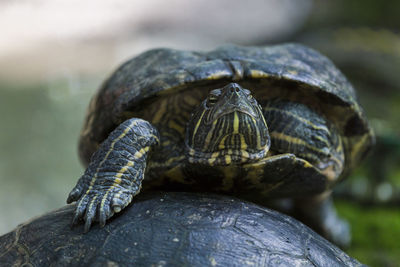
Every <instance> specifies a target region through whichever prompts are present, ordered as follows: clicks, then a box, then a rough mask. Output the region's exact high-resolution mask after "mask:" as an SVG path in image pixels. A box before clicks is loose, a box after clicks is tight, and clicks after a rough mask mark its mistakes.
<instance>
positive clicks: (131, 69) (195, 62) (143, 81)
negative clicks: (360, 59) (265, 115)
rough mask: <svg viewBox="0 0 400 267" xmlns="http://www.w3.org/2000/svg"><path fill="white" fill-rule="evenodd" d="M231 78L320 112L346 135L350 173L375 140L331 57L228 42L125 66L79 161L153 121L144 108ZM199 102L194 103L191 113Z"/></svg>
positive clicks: (101, 102)
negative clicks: (119, 130) (140, 121)
mask: <svg viewBox="0 0 400 267" xmlns="http://www.w3.org/2000/svg"><path fill="white" fill-rule="evenodd" d="M232 81H233V82H236V83H239V84H241V85H243V86H244V87H246V88H248V89H250V90H251V91H252V93H253V95H254V96H255V98H256V99H257V100H258V101H259V102H260V100H262V99H268V98H276V97H279V98H283V99H290V100H295V101H298V102H301V103H304V104H306V105H308V106H311V107H312V108H314V109H315V110H317V111H318V112H320V113H322V114H323V115H324V116H325V117H327V118H328V119H329V120H330V121H332V122H333V123H334V124H335V125H336V127H337V128H338V131H339V133H340V135H341V137H342V141H343V144H344V149H345V158H346V159H345V160H346V162H345V166H346V169H347V171H348V170H349V169H351V168H352V167H353V166H354V165H356V164H357V163H358V162H359V161H360V159H361V158H363V157H364V155H365V154H366V152H367V151H368V150H369V149H370V147H371V145H372V144H373V142H374V137H373V133H372V130H371V128H370V126H369V125H368V122H367V120H366V117H365V116H364V114H363V110H362V108H361V107H360V105H359V104H358V102H357V98H356V94H355V91H354V89H353V87H352V86H351V84H350V83H349V82H348V81H347V79H346V78H345V77H344V76H343V74H342V73H341V72H340V71H339V70H338V69H337V68H336V67H335V66H334V65H333V63H332V62H331V61H330V60H329V59H327V58H326V57H325V56H323V55H321V54H320V53H318V52H316V51H314V50H312V49H310V48H308V47H305V46H302V45H299V44H283V45H275V46H265V47H241V46H235V45H226V46H222V47H219V48H217V49H216V50H213V51H209V52H193V51H181V50H174V49H154V50H150V51H147V52H145V53H143V54H140V55H138V56H137V57H135V58H133V59H131V60H129V61H127V62H126V63H124V64H123V65H122V66H120V67H119V68H118V69H117V70H116V71H115V72H114V73H113V74H112V75H111V77H110V78H109V79H108V80H106V81H105V83H104V84H103V86H102V88H101V89H100V90H99V91H98V93H97V94H96V95H95V96H94V98H93V99H92V101H91V104H90V107H89V110H88V114H87V118H86V122H85V124H84V128H83V130H82V134H81V139H80V144H79V151H80V157H81V160H82V161H83V162H84V163H85V164H87V163H88V162H89V159H90V156H91V155H92V154H93V152H94V151H95V150H96V149H97V147H98V145H99V144H100V143H101V142H102V141H103V140H104V139H105V138H106V137H107V136H108V134H109V133H110V132H111V131H112V130H113V129H114V128H115V127H116V126H117V125H118V124H120V123H121V122H122V121H123V120H125V119H127V118H129V117H141V118H143V117H144V119H146V120H149V121H150V122H153V117H152V115H147V117H146V115H145V111H146V110H148V109H150V107H151V105H153V104H154V103H156V102H157V101H158V102H157V104H154V105H159V103H160V101H163V100H164V99H167V98H168V97H170V96H174V95H177V94H182V95H185V94H187V95H190V94H197V96H199V95H200V96H203V97H204V98H205V96H206V94H207V93H208V91H209V90H211V89H215V88H219V87H222V86H224V85H225V84H227V83H229V82H232ZM197 99H200V98H197ZM198 103H200V100H199V101H192V102H190V104H191V105H193V108H194V107H195V105H197V104H198ZM176 112H179V111H176ZM171 115H172V117H173V114H171ZM170 117H171V116H170ZM344 173H346V170H345V171H344Z"/></svg>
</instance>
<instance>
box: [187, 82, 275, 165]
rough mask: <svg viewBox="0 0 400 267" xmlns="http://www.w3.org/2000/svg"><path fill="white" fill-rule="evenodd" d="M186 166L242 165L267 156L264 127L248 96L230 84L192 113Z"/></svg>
mask: <svg viewBox="0 0 400 267" xmlns="http://www.w3.org/2000/svg"><path fill="white" fill-rule="evenodd" d="M185 143H186V156H187V158H188V161H189V162H190V163H200V164H206V165H211V166H214V165H230V164H242V163H249V162H254V161H257V160H260V159H262V158H265V157H266V156H267V153H268V150H269V147H270V138H269V133H268V127H267V124H266V122H265V119H264V116H263V114H262V110H261V108H260V106H259V105H258V103H257V101H256V100H255V99H254V98H253V97H252V95H251V92H250V91H249V90H247V89H244V88H242V87H241V86H240V85H239V84H236V83H230V84H228V85H226V86H225V87H223V88H221V89H215V90H212V91H210V92H209V94H208V97H207V99H205V100H204V101H203V102H202V103H201V104H200V105H199V106H198V107H197V108H196V110H195V111H194V112H193V114H192V117H191V118H190V120H189V123H188V125H187V129H186V137H185Z"/></svg>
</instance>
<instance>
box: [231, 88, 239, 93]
mask: <svg viewBox="0 0 400 267" xmlns="http://www.w3.org/2000/svg"><path fill="white" fill-rule="evenodd" d="M239 91H240V89H239V87H237V86H232V87H231V92H232V93H239Z"/></svg>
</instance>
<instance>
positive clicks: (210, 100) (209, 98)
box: [207, 94, 218, 107]
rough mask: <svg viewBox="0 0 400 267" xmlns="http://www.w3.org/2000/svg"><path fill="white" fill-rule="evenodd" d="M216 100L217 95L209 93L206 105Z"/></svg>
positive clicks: (210, 105) (210, 104) (211, 104)
mask: <svg viewBox="0 0 400 267" xmlns="http://www.w3.org/2000/svg"><path fill="white" fill-rule="evenodd" d="M217 101H218V96H216V95H213V94H209V95H208V97H207V107H212V106H213V105H214V104H215V103H217Z"/></svg>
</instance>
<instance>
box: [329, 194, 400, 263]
mask: <svg viewBox="0 0 400 267" xmlns="http://www.w3.org/2000/svg"><path fill="white" fill-rule="evenodd" d="M336 207H337V208H338V210H339V214H340V215H341V216H343V217H344V218H346V219H347V220H349V222H350V224H351V225H352V238H353V240H352V246H351V247H350V248H349V249H348V250H347V253H349V254H350V255H351V256H353V257H355V258H356V259H358V260H359V261H360V262H362V263H364V264H367V265H370V266H388V267H389V266H398V264H399V263H400V253H399V251H400V243H399V242H398V238H396V237H399V236H400V216H399V213H398V210H397V209H393V208H382V207H378V208H371V207H370V206H361V205H355V204H354V203H353V204H352V203H348V202H344V201H336Z"/></svg>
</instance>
